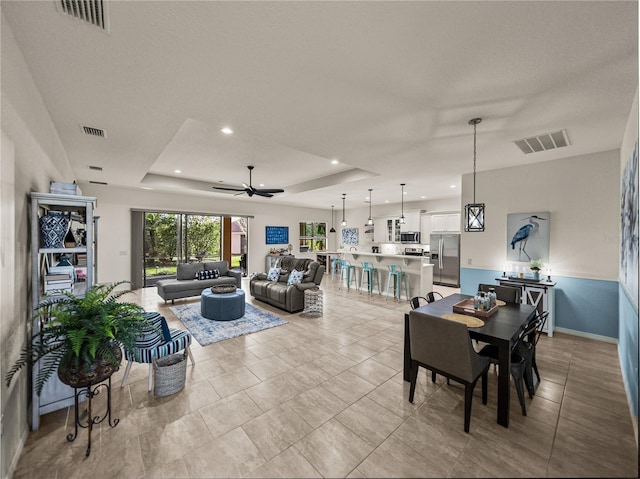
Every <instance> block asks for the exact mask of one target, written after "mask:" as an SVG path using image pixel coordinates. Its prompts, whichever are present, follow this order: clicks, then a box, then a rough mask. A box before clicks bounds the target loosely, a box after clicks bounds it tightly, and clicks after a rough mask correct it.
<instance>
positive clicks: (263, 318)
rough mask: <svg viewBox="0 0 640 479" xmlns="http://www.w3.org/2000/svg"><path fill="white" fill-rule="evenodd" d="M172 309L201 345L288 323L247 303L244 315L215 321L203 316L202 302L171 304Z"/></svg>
mask: <svg viewBox="0 0 640 479" xmlns="http://www.w3.org/2000/svg"><path fill="white" fill-rule="evenodd" d="M170 309H171V311H173V314H175V315H176V316H177V317H178V319H179V320H180V321H182V324H184V325H185V327H186V328H187V329H188V330H189V331H190V332H191V334H192V335H193V337H194V338H196V340H197V341H198V343H200V345H201V346H206V345H207V344H211V343H217V342H218V341H224V340H225V339H230V338H235V337H237V336H243V335H245V334H250V333H255V332H257V331H262V330H263V329H269V328H273V327H275V326H280V325H282V324H287V321H285V320H284V319H282V318H279V317H278V316H276V315H275V314H271V313H269V312H267V311H263V310H261V309H259V308H256V307H255V306H254V305H252V304H249V303H247V304H246V305H245V313H244V316H243V317H241V318H240V319H235V320H233V321H213V320H211V319H207V318H204V317H202V315H201V314H200V302H197V303H191V304H181V305H177V306H171V308H170Z"/></svg>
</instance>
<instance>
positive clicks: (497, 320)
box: [404, 293, 536, 427]
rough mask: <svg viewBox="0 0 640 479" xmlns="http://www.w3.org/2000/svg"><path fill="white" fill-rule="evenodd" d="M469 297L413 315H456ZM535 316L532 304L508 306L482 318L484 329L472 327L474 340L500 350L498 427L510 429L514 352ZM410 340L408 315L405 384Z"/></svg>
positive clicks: (458, 296)
mask: <svg viewBox="0 0 640 479" xmlns="http://www.w3.org/2000/svg"><path fill="white" fill-rule="evenodd" d="M469 298H473V296H469V295H466V294H459V293H456V294H452V295H449V296H446V297H445V298H442V299H439V300H437V301H434V302H432V303H428V304H425V305H423V306H420V307H419V308H416V309H414V310H413V311H411V313H415V315H417V316H419V315H420V314H425V315H431V316H439V317H442V316H444V315H447V314H452V313H454V311H453V306H454V305H455V304H457V303H459V302H461V301H464V300H466V299H469ZM535 316H536V307H535V306H533V305H531V304H522V303H506V304H505V305H503V306H499V307H498V310H497V311H496V312H494V313H493V314H492V315H491V316H489V317H480V319H482V320H483V321H484V325H483V326H480V327H470V328H469V336H471V339H474V340H478V341H482V342H484V343H488V344H494V345H495V346H497V348H498V424H500V425H501V426H504V427H509V402H510V390H511V389H510V374H511V349H512V347H513V346H514V345H515V343H516V341H517V340H518V336H519V334H520V332H521V331H522V329H523V328H524V327H525V326H526V325H527V324H528V323H529V321H531V320H532V319H533V318H534V317H535ZM410 369H411V337H410V335H409V313H406V314H405V316H404V380H405V381H408V382H410V376H409V371H410Z"/></svg>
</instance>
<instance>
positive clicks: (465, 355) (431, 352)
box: [409, 311, 490, 432]
mask: <svg viewBox="0 0 640 479" xmlns="http://www.w3.org/2000/svg"><path fill="white" fill-rule="evenodd" d="M409 335H410V338H411V370H410V379H411V387H410V389H409V402H411V403H413V398H414V394H415V390H416V382H417V379H418V368H419V367H420V366H422V367H423V368H426V369H428V370H430V371H432V372H435V373H438V374H441V375H443V376H445V377H446V378H450V379H453V380H454V381H456V382H459V383H461V384H463V385H464V431H465V432H469V424H470V422H471V400H472V398H473V390H474V388H475V385H476V383H477V382H478V379H479V378H480V377H482V404H487V376H488V374H487V371H488V370H489V364H490V360H489V358H485V357H482V356H480V355H479V354H478V353H476V351H475V350H474V349H473V346H472V344H471V337H470V336H469V330H468V328H467V326H466V325H465V324H464V323H460V322H458V321H451V320H449V319H444V318H440V317H438V316H431V315H429V314H424V313H420V312H418V311H411V312H410V313H409Z"/></svg>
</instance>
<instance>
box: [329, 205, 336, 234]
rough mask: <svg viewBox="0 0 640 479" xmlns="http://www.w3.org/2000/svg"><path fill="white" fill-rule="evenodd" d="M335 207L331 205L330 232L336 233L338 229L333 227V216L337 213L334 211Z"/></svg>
mask: <svg viewBox="0 0 640 479" xmlns="http://www.w3.org/2000/svg"><path fill="white" fill-rule="evenodd" d="M333 208H334V206H333V205H331V229H330V230H329V233H335V232H336V229H335V228H334V227H333V218H334V217H335V215H334V213H335V211H334V209H333Z"/></svg>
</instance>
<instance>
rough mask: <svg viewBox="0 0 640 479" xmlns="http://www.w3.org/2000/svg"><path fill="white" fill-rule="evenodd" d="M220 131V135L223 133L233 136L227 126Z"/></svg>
mask: <svg viewBox="0 0 640 479" xmlns="http://www.w3.org/2000/svg"><path fill="white" fill-rule="evenodd" d="M220 131H221V132H222V133H224V134H225V135H233V130H232V129H231V128H229V127H228V126H225V127H224V128H221V129H220Z"/></svg>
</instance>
